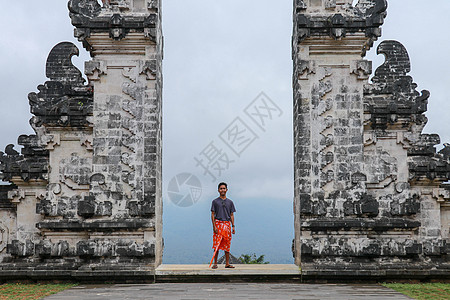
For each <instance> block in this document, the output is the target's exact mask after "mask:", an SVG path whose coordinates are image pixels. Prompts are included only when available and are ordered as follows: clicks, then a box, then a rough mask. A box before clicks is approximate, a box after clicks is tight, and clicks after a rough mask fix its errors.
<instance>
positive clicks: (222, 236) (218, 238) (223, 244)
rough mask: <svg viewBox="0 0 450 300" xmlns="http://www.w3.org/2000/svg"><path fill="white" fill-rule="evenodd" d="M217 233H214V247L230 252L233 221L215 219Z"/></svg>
mask: <svg viewBox="0 0 450 300" xmlns="http://www.w3.org/2000/svg"><path fill="white" fill-rule="evenodd" d="M215 224H216V228H217V233H214V235H213V249H214V250H216V249H217V247H218V249H219V250H224V251H226V252H230V245H231V222H230V221H219V220H215Z"/></svg>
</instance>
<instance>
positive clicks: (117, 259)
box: [0, 0, 163, 280]
mask: <svg viewBox="0 0 450 300" xmlns="http://www.w3.org/2000/svg"><path fill="white" fill-rule="evenodd" d="M106 2H107V3H106V4H104V5H103V6H101V5H100V4H99V3H98V1H94V0H70V1H69V10H70V17H71V19H72V24H73V25H74V26H75V35H76V37H78V39H79V40H80V41H81V42H82V43H83V46H84V47H85V48H86V49H87V50H88V51H90V53H91V56H92V60H91V61H89V62H86V66H85V73H86V75H87V77H88V79H89V82H88V83H87V84H86V83H85V79H84V78H83V77H82V75H81V72H80V71H79V70H78V69H77V68H76V67H75V66H73V64H72V62H71V58H72V56H73V55H78V51H79V50H78V48H77V47H76V46H75V45H73V44H72V43H67V42H63V43H60V44H58V45H56V46H55V47H54V48H53V49H52V51H51V52H50V54H49V57H48V60H47V65H46V75H47V77H48V78H49V81H47V82H46V83H45V84H43V85H40V86H39V87H38V90H39V93H30V95H29V101H30V107H31V113H32V114H33V115H34V117H33V118H32V119H31V121H30V123H31V125H32V127H33V129H34V130H35V132H36V135H33V136H21V137H20V138H19V144H20V145H22V146H24V147H23V148H22V150H21V154H19V153H18V152H17V151H16V150H14V147H13V145H9V146H7V147H6V150H5V153H3V152H1V153H0V171H1V176H2V179H3V180H4V181H9V182H11V183H13V184H14V185H12V186H8V187H3V186H2V187H1V189H0V205H2V206H1V207H0V214H1V216H2V222H1V224H0V232H2V234H3V236H2V240H1V241H0V258H1V259H2V261H3V270H0V277H1V276H33V275H36V274H42V275H44V276H47V277H48V276H56V277H78V276H86V275H87V276H89V277H96V276H100V277H102V280H103V279H105V276H106V278H109V277H111V278H121V279H123V278H126V276H129V275H131V276H134V278H136V277H142V278H146V277H147V276H150V275H152V274H153V271H154V269H155V267H156V266H157V265H159V264H160V263H161V258H162V251H163V243H162V199H161V157H162V151H161V121H162V119H161V104H162V99H161V96H162V95H161V91H162V74H161V62H162V31H161V10H160V3H159V1H155V0H123V1H114V0H111V1H106ZM2 203H3V204H2ZM6 244H7V245H8V247H3V245H6ZM147 279H149V280H152V278H151V277H148V278H147Z"/></svg>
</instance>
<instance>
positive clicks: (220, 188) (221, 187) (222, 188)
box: [219, 184, 228, 197]
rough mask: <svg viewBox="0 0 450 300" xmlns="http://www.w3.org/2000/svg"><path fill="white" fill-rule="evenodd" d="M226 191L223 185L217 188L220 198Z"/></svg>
mask: <svg viewBox="0 0 450 300" xmlns="http://www.w3.org/2000/svg"><path fill="white" fill-rule="evenodd" d="M227 191H228V189H227V188H226V186H224V185H223V184H222V185H221V186H220V187H219V194H220V196H221V197H225V196H226V195H227Z"/></svg>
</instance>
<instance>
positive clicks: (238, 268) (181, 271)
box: [155, 264, 301, 282]
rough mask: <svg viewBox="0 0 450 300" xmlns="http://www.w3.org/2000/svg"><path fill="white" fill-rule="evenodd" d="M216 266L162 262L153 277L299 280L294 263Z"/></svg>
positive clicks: (168, 279) (163, 279)
mask: <svg viewBox="0 0 450 300" xmlns="http://www.w3.org/2000/svg"><path fill="white" fill-rule="evenodd" d="M218 266H219V267H218V268H217V269H215V270H214V269H211V268H209V266H208V265H170V264H163V265H160V266H159V267H158V268H157V269H156V272H155V279H156V282H217V281H221V282H229V281H232V282H236V281H271V282H273V281H283V282H287V281H288V282H300V281H301V271H300V269H299V267H298V266H296V265H294V264H292V265H287V264H285V265H277V264H266V265H258V264H239V265H234V266H235V269H225V265H218Z"/></svg>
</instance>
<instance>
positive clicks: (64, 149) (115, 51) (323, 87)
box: [0, 0, 450, 280]
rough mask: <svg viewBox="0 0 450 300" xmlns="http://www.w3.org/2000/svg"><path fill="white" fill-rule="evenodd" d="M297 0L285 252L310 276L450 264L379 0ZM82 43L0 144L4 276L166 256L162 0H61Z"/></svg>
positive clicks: (399, 57) (145, 273)
mask: <svg viewBox="0 0 450 300" xmlns="http://www.w3.org/2000/svg"><path fill="white" fill-rule="evenodd" d="M352 2H353V1H351V0H295V1H294V35H293V60H294V79H293V88H294V118H295V120H294V135H295V140H294V145H295V199H294V207H295V209H294V210H295V239H294V242H293V253H294V257H295V262H296V264H297V265H299V266H301V267H302V272H303V275H304V276H306V277H309V278H342V277H343V276H344V277H345V278H351V277H352V276H355V275H356V276H358V278H362V277H361V276H367V277H368V278H387V277H396V276H409V277H411V276H416V277H419V278H426V277H445V276H447V277H448V274H449V260H448V252H449V248H450V246H449V243H448V242H449V219H450V210H449V209H450V208H449V207H450V205H449V199H450V186H449V185H446V184H445V182H447V181H448V180H449V179H450V165H449V153H450V147H445V148H444V149H443V150H441V151H440V152H439V153H436V150H435V145H437V144H439V143H440V141H439V137H438V136H437V135H425V134H422V130H423V128H424V126H425V124H426V121H427V119H426V117H425V115H424V113H425V112H426V109H427V100H428V97H429V93H428V92H427V91H422V92H419V91H417V90H416V84H414V83H413V79H412V78H411V77H410V76H409V75H408V72H409V71H410V60H409V57H408V53H407V51H406V49H405V48H404V47H403V45H402V44H400V43H399V42H396V41H385V42H383V43H381V44H380V46H379V48H378V53H380V54H384V55H385V57H386V61H385V63H384V64H383V65H381V66H380V67H378V68H377V69H376V71H375V76H374V77H373V79H372V83H370V82H369V77H370V76H371V74H372V65H371V62H370V61H367V60H364V59H363V58H362V57H364V55H365V53H366V51H368V50H369V49H370V48H371V46H372V44H373V42H374V41H375V40H377V38H379V37H380V36H381V25H382V24H383V21H384V18H385V16H386V9H387V3H386V0H360V1H359V2H358V4H357V5H356V6H352ZM68 7H69V11H70V18H71V20H72V24H73V25H74V26H75V36H76V37H77V38H78V39H79V41H80V42H82V44H83V47H84V48H85V49H86V50H87V51H89V52H90V54H91V56H92V60H91V61H88V62H86V65H85V74H86V75H87V77H88V79H89V82H87V83H86V82H85V80H84V79H83V78H82V76H81V72H80V71H79V70H78V69H77V68H76V67H75V66H74V65H73V64H72V62H71V58H72V57H73V56H74V55H78V51H79V50H78V48H77V47H76V46H75V45H73V44H72V43H67V42H63V43H60V44H58V45H56V46H55V47H54V48H53V49H52V50H51V52H50V54H49V56H48V59H47V64H46V75H47V77H48V81H47V82H45V83H44V84H42V85H40V86H38V90H39V92H37V93H36V92H33V93H30V94H29V103H30V109H31V113H32V114H33V115H34V116H33V118H32V119H31V121H30V124H31V126H32V127H33V129H34V131H35V133H36V134H35V135H31V136H20V137H19V139H18V144H19V145H21V146H22V148H21V149H20V153H19V152H18V151H17V150H15V149H14V146H13V145H8V146H6V148H5V152H4V153H3V152H0V176H1V178H2V179H3V181H6V182H9V183H10V185H6V186H4V185H3V186H0V216H1V222H0V232H1V240H0V259H1V261H2V262H1V265H0V266H1V268H0V278H2V279H12V278H35V279H41V278H66V279H80V278H86V277H87V278H92V279H93V280H95V279H98V278H101V279H102V280H108V279H124V278H125V279H133V280H136V279H145V278H149V277H151V276H153V275H154V272H155V268H156V267H157V266H159V265H160V264H161V261H162V255H163V239H162V192H161V170H162V166H161V156H162V149H161V120H162V118H161V104H162V94H161V91H162V74H161V63H162V58H163V50H162V32H161V3H160V2H159V1H158V0H104V1H103V5H102V4H100V3H99V1H96V0H70V1H69V5H68Z"/></svg>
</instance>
